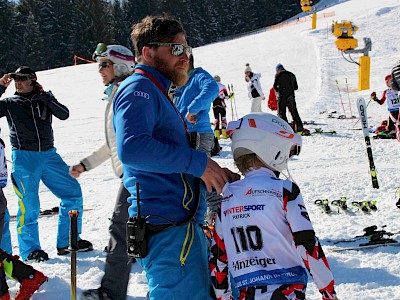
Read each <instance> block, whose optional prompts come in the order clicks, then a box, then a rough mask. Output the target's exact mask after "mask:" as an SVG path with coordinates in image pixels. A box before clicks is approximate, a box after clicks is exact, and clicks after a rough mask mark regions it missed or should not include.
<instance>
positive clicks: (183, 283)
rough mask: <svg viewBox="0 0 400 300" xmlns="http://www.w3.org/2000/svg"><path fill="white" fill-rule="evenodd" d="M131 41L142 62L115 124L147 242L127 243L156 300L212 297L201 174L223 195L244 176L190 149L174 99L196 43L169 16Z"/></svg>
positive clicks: (117, 105)
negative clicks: (172, 94) (229, 183)
mask: <svg viewBox="0 0 400 300" xmlns="http://www.w3.org/2000/svg"><path fill="white" fill-rule="evenodd" d="M131 38H132V42H133V44H134V47H135V56H136V58H137V61H138V65H136V67H135V73H134V74H133V75H132V76H130V77H129V78H127V79H126V80H125V81H124V82H123V83H122V84H121V86H120V88H119V89H118V92H117V94H116V96H115V100H114V126H115V131H116V140H117V150H118V156H119V158H120V160H121V162H122V165H123V168H124V177H123V182H124V185H125V187H126V188H127V190H128V191H129V193H130V194H131V195H132V196H131V197H129V199H128V201H129V202H130V203H131V206H130V207H129V215H130V217H131V219H130V222H132V223H133V222H134V221H135V219H133V217H136V216H137V213H138V207H137V198H139V195H137V191H136V187H137V185H136V183H138V184H139V189H138V190H139V193H140V211H141V216H143V217H144V218H145V220H146V223H145V227H146V234H145V235H144V239H145V241H144V242H143V243H146V244H143V243H140V245H138V243H136V242H135V241H137V239H131V238H130V240H129V242H128V248H129V249H130V251H134V253H138V254H139V256H141V258H137V262H138V263H139V264H140V265H141V266H142V268H143V269H144V270H145V272H146V276H147V279H148V286H149V297H150V299H201V300H203V299H209V292H210V290H209V288H210V279H209V274H208V269H209V268H208V257H207V241H206V238H205V236H204V232H203V230H202V228H201V226H199V224H203V222H204V216H205V211H206V202H205V199H204V196H205V189H204V185H203V183H201V182H200V180H199V178H201V179H202V180H203V182H204V184H205V186H206V187H207V190H208V191H211V189H212V187H214V188H215V189H216V190H217V192H218V193H220V192H221V189H222V187H223V186H224V184H225V183H226V182H227V181H233V180H235V179H237V177H238V176H237V174H234V173H232V172H230V171H229V170H228V169H223V168H221V167H220V166H219V165H218V164H217V163H216V162H214V161H213V160H212V159H211V158H209V157H207V154H206V153H204V152H201V151H199V150H195V149H192V148H191V147H190V141H189V138H188V131H187V128H186V123H185V121H184V119H183V117H182V116H181V115H180V113H179V111H178V110H177V109H176V107H175V106H174V104H173V102H172V100H171V99H170V98H169V95H168V90H169V88H170V87H171V85H175V86H178V87H179V86H183V85H185V84H186V82H187V80H188V75H187V70H188V64H189V57H190V55H191V50H192V48H191V47H189V46H188V44H187V41H186V34H185V31H184V29H183V27H182V25H181V23H180V22H179V21H177V20H176V19H174V18H172V17H170V16H168V15H162V16H148V17H146V18H144V19H143V20H141V21H140V22H138V23H136V24H135V25H134V26H133V29H132V34H131ZM200 184H201V186H200ZM174 225H175V226H174ZM132 235H134V236H136V235H135V232H134V231H133V230H132V232H128V238H129V237H130V236H132ZM138 236H139V235H138ZM141 240H142V236H140V241H141ZM143 245H147V247H146V248H144V247H141V246H143Z"/></svg>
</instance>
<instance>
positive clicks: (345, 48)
mask: <svg viewBox="0 0 400 300" xmlns="http://www.w3.org/2000/svg"><path fill="white" fill-rule="evenodd" d="M357 30H358V27H357V26H355V25H354V24H353V23H352V22H351V21H341V22H336V21H335V22H333V24H332V33H333V35H334V36H336V37H337V39H336V41H335V45H336V47H337V48H338V49H339V50H340V51H342V56H343V58H344V59H345V60H346V61H348V62H351V63H355V64H357V65H358V90H359V91H362V90H368V89H369V81H370V69H371V58H370V57H369V56H368V53H369V51H371V49H372V42H371V39H370V38H367V37H365V38H363V40H364V44H365V46H364V48H362V49H356V48H357V47H358V41H357V39H355V38H354V37H353V34H354V33H355V32H356V31H357ZM353 53H362V54H363V55H362V56H360V59H359V62H358V63H357V62H355V61H354V60H353V59H352V58H351V54H353ZM343 54H348V55H349V59H346V58H345V57H344V55H343Z"/></svg>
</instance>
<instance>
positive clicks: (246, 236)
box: [231, 225, 263, 253]
mask: <svg viewBox="0 0 400 300" xmlns="http://www.w3.org/2000/svg"><path fill="white" fill-rule="evenodd" d="M231 234H232V237H233V241H234V242H235V247H236V252H237V253H240V252H243V251H248V250H249V249H251V250H260V249H261V248H262V247H263V240H262V235H261V230H260V228H258V227H257V226H255V225H249V226H246V227H233V228H231Z"/></svg>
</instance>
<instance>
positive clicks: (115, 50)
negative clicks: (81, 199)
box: [70, 43, 135, 300]
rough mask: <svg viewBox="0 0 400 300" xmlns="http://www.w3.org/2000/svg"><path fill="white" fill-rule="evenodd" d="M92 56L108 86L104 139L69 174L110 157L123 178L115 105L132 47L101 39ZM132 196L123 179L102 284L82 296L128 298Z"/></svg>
mask: <svg viewBox="0 0 400 300" xmlns="http://www.w3.org/2000/svg"><path fill="white" fill-rule="evenodd" d="M93 60H95V61H97V62H98V64H99V69H98V71H99V74H100V76H101V78H102V80H103V84H104V85H105V86H107V88H106V89H105V91H104V93H105V94H106V95H107V98H106V101H107V105H106V109H105V142H104V144H103V145H101V146H100V147H99V148H98V149H97V150H96V151H94V152H93V153H92V154H90V155H89V156H87V157H85V158H84V159H82V160H81V161H80V163H79V164H76V165H74V166H71V167H70V175H71V176H72V177H74V178H78V177H79V176H80V174H82V173H83V172H85V171H90V170H92V169H94V168H96V167H97V166H99V165H100V164H102V163H103V162H105V161H106V160H108V159H111V165H112V168H113V171H114V173H115V175H116V176H117V177H118V178H122V176H123V170H122V164H121V161H120V160H119V159H118V154H117V145H116V140H115V132H114V124H113V109H112V107H113V102H114V96H115V93H116V92H117V90H118V87H119V86H120V84H121V82H122V81H123V80H124V79H125V78H127V77H128V76H129V75H131V74H132V72H133V69H134V67H135V60H134V55H133V53H132V51H131V50H129V49H128V48H126V47H124V46H121V45H106V44H103V43H99V44H98V45H97V47H96V50H95V51H94V53H93ZM129 196H130V194H129V192H128V191H127V189H126V188H125V187H124V185H123V183H122V182H121V184H120V187H119V191H118V195H117V200H116V203H115V207H114V212H113V215H112V217H111V224H110V227H109V232H110V240H109V242H108V247H107V258H106V265H105V270H104V276H103V278H102V280H101V285H100V287H99V288H98V289H91V290H88V291H85V292H83V294H82V296H81V299H113V300H125V299H126V292H127V288H128V282H129V274H130V272H131V265H132V261H131V258H129V257H128V254H127V246H126V222H128V219H129V214H128V207H129V203H128V201H127V199H128V197H129ZM133 261H134V259H133Z"/></svg>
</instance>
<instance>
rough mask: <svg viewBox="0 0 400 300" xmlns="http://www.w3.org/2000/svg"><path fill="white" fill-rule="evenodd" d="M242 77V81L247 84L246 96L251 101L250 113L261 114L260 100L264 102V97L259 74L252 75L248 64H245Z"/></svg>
mask: <svg viewBox="0 0 400 300" xmlns="http://www.w3.org/2000/svg"><path fill="white" fill-rule="evenodd" d="M244 75H245V77H244V79H245V80H246V82H247V90H248V92H249V94H248V95H249V98H250V100H251V110H250V112H262V109H261V100H264V99H265V96H264V92H263V90H262V88H261V83H260V78H261V74H260V73H253V71H252V70H251V68H250V64H248V63H247V64H246V68H245V69H244Z"/></svg>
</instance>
